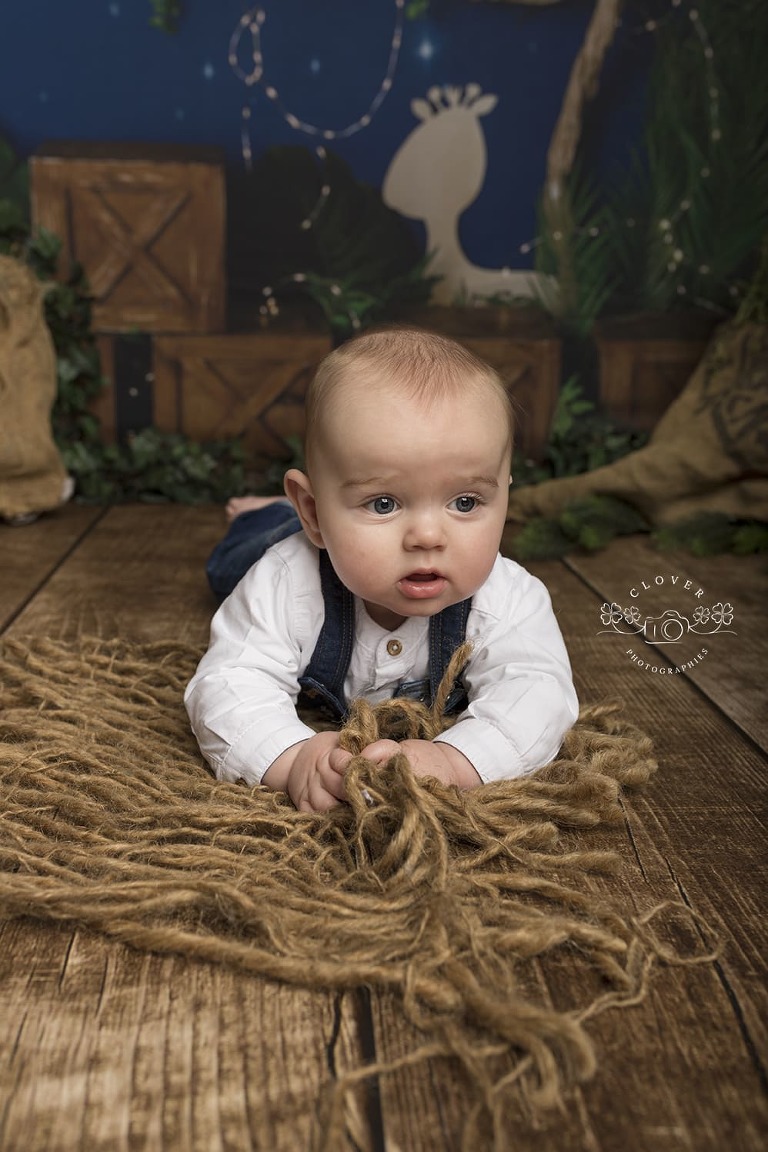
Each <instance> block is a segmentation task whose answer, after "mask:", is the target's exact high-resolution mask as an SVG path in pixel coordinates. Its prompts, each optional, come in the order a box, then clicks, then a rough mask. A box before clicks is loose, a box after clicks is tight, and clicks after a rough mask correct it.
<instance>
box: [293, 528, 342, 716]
mask: <svg viewBox="0 0 768 1152" xmlns="http://www.w3.org/2000/svg"><path fill="white" fill-rule="evenodd" d="M320 588H321V590H322V593H323V602H324V604H325V617H324V619H323V626H322V628H321V629H320V635H319V636H318V638H317V644H316V645H315V650H314V652H313V653H312V659H311V660H310V662H309V664H308V665H307V668H306V671H305V673H304V675H303V676H301V677H300V678H299V684H300V686H301V688H302V691H303V695H304V698H305V700H306V702H307V703H308V704H310V705H312V706H318V705H320V706H323V707H325V708H327V709H330V711H331V713H332V714H333V716H334V718H335V719H337V720H343V719H344V717H345V716H346V714H347V702H346V700H345V699H344V681H345V679H346V676H347V669H348V668H349V662H350V660H351V659H352V645H353V643H354V637H355V599H354V596H353V595H352V593H351V592H350V591H349V589H348V588H345V587H344V585H343V584H342V582H341V580H339V578H338V576H337V575H336V572H335V571H334V568H333V565H332V564H331V561H330V559H329V557H328V553H327V551H326V550H325V548H322V549H321V550H320Z"/></svg>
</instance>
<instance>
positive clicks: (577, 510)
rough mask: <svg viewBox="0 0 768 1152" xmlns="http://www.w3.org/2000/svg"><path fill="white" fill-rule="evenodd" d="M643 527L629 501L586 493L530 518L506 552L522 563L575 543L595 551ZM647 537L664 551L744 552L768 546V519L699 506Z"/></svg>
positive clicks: (554, 556) (765, 549)
mask: <svg viewBox="0 0 768 1152" xmlns="http://www.w3.org/2000/svg"><path fill="white" fill-rule="evenodd" d="M648 531H649V526H648V523H647V521H646V520H645V518H644V517H643V516H642V515H641V514H640V513H639V512H638V511H637V509H636V508H634V507H633V506H632V505H631V504H627V503H625V502H624V501H623V500H617V499H615V498H614V497H612V496H588V497H585V498H584V499H583V500H577V501H573V502H572V503H571V504H568V505H567V506H566V507H565V508H564V509H563V510H562V512H561V513H560V515H559V516H556V517H551V518H546V517H543V516H539V517H536V518H534V519H532V520H529V521H528V523H527V524H525V525H523V527H522V528H521V529H520V531H519V532H518V533H517V535H516V536H515V538H514V540H513V541H512V544H511V552H512V555H513V556H514V557H515V558H516V559H517V560H520V561H522V562H523V563H525V562H526V561H530V560H556V559H558V558H559V557H561V556H565V555H567V553H569V552H574V551H576V550H577V549H582V550H583V551H586V552H597V551H599V550H600V549H602V548H605V547H606V545H608V544H609V543H610V542H611V540H613V539H615V538H616V537H617V536H626V535H631V534H633V533H636V532H648ZM651 540H652V541H653V543H654V544H655V546H656V547H657V548H659V549H660V550H661V551H665V552H669V551H685V552H690V553H691V555H693V556H717V555H722V554H723V553H728V554H730V555H734V556H748V555H753V554H755V553H762V552H768V524H764V523H762V522H760V521H758V520H736V519H734V518H733V517H730V516H726V515H725V514H723V513H720V512H701V513H699V514H698V515H696V516H691V517H689V518H688V519H686V520H681V521H679V522H678V523H677V524H669V525H665V526H664V527H663V528H656V529H654V530H653V531H652V532H651Z"/></svg>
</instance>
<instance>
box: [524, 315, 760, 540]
mask: <svg viewBox="0 0 768 1152" xmlns="http://www.w3.org/2000/svg"><path fill="white" fill-rule="evenodd" d="M594 495H601V496H615V497H617V498H618V499H621V500H624V501H626V503H628V504H632V505H633V506H634V507H635V508H637V509H638V510H639V511H640V512H641V513H642V514H643V515H644V516H645V517H646V518H647V520H648V521H649V523H650V524H651V525H652V526H654V527H655V526H658V525H661V524H672V523H676V522H678V521H681V520H684V519H686V518H688V517H689V516H692V515H694V514H696V513H699V512H705V511H706V512H722V513H725V514H726V515H729V516H733V517H736V518H738V519H748V520H751V519H754V520H766V521H768V327H766V326H765V325H761V324H740V325H739V324H736V323H735V322H732V321H731V322H729V323H727V324H723V325H722V326H721V327H719V328H718V329H717V330H716V331H715V333H714V335H713V337H712V340H711V342H710V344H709V346H708V348H707V351H706V353H705V355H704V357H703V359H702V361H701V363H700V364H699V366H698V368H697V369H696V371H695V372H694V373H693V375H692V376H691V379H690V380H689V382H688V384H687V385H686V386H685V388H684V389H683V391H682V392H681V393H680V395H679V396H678V397H677V399H676V400H674V401H673V403H672V404H671V405H670V406H669V408H668V409H667V411H666V412H665V413H664V415H663V416H662V418H661V420H660V421H659V423H658V424H657V425H656V428H655V429H654V431H653V434H652V436H651V438H650V440H649V442H648V444H647V445H645V447H643V448H640V449H639V450H638V451H636V452H632V453H630V454H629V455H628V456H624V457H623V458H622V459H621V460H617V461H615V462H614V463H613V464H607V465H605V466H604V467H602V468H596V469H594V470H593V471H592V472H585V473H583V474H582V475H580V476H569V477H564V478H563V479H558V480H547V481H544V482H543V483H541V484H537V485H531V486H530V487H526V488H520V489H519V490H517V491H516V490H515V489H514V488H513V489H512V492H511V495H510V502H509V516H508V518H509V519H510V520H517V521H525V520H527V519H529V518H531V517H534V516H544V517H553V518H554V517H556V516H558V515H559V513H560V512H562V510H563V509H564V508H565V507H566V505H568V504H572V503H573V502H574V501H576V500H581V499H583V498H584V497H586V496H594Z"/></svg>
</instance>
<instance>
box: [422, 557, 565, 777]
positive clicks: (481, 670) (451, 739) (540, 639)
mask: <svg viewBox="0 0 768 1152" xmlns="http://www.w3.org/2000/svg"><path fill="white" fill-rule="evenodd" d="M467 638H468V639H469V640H471V641H472V643H473V653H472V656H471V657H470V660H469V663H468V665H467V669H466V672H465V674H464V679H465V682H466V685H467V694H468V697H469V707H468V708H467V709H466V710H465V711H464V712H463V713H462V714H461V716H460V717H459V719H458V721H457V723H456V724H455V725H454V727H453V728H450V729H449V730H448V731H447V732H444V733H443V734H442V735H440V736H438V737H437V739H438V740H439V741H442V742H443V743H446V744H451V745H452V746H453V747H454V748H458V750H459V751H460V752H462V753H463V754H464V755H465V756H466V757H467V759H468V760H469V761H470V763H471V764H472V765H473V766H474V768H475V771H476V772H477V773H478V775H479V776H480V778H481V779H482V780H483V782H484V783H490V782H491V781H495V780H504V779H509V778H511V777H514V776H523V775H526V774H527V773H529V772H532V771H533V770H534V769H535V768H538V767H540V766H541V765H543V764H547V763H549V761H550V760H552V759H553V758H554V757H555V756H556V755H557V753H558V751H559V749H560V745H561V743H562V740H563V736H564V735H565V733H566V732H567V731H568V729H569V728H570V727H572V725H573V724H574V723H575V721H576V718H577V716H578V710H579V708H578V700H577V697H576V690H575V688H574V686H573V680H572V676H571V666H570V661H569V659H568V653H567V651H566V648H565V643H564V641H563V637H562V634H561V632H560V628H559V626H558V623H557V620H556V618H555V614H554V611H553V608H552V602H551V600H550V596H549V593H548V592H547V589H546V588H545V586H544V584H542V582H541V581H540V580H538V579H537V578H536V577H535V576H532V575H531V574H530V573H529V572H527V571H526V570H525V569H524V568H522V567H521V566H520V565H518V564H515V563H514V561H511V560H506V559H503V558H501V557H499V559H498V560H497V562H496V566H495V567H494V569H493V572H492V573H491V577H489V580H488V582H487V583H486V585H484V586H483V588H482V589H481V590H480V592H478V593H477V594H476V595H475V600H474V602H473V607H472V611H471V613H470V617H469V621H468V624H467Z"/></svg>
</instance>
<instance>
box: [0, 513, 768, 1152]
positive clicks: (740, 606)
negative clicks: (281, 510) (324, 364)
mask: <svg viewBox="0 0 768 1152" xmlns="http://www.w3.org/2000/svg"><path fill="white" fill-rule="evenodd" d="M222 524H223V520H222V513H221V511H220V509H216V508H186V507H175V506H135V507H134V506H126V507H116V508H113V509H109V510H103V509H86V508H81V507H76V506H70V507H68V508H65V509H62V510H61V511H60V512H58V513H56V514H54V515H51V516H48V517H46V518H44V519H42V520H40V521H38V522H37V523H36V524H33V525H31V526H28V527H26V528H9V527H7V526H2V525H0V631H1V632H4V633H5V634H7V635H15V636H23V635H30V634H32V635H48V636H53V637H72V636H75V635H77V634H78V633H80V632H82V633H93V632H99V633H100V634H102V635H116V634H119V635H121V636H124V637H127V638H132V639H136V640H154V639H160V638H168V637H171V638H175V639H181V640H184V641H187V642H189V643H192V644H199V645H200V647H201V649H202V648H203V647H204V645H205V641H206V637H207V630H208V623H209V620H210V615H211V611H212V608H213V603H212V600H211V597H210V595H209V593H208V591H207V587H206V585H205V579H204V575H203V564H204V560H205V557H206V555H207V554H208V552H209V550H210V548H211V546H212V545H213V543H214V542H215V540H216V539H217V538H218V536H219V533H220V530H221V528H222ZM532 567H533V569H534V571H535V572H536V573H537V575H540V576H541V577H542V578H543V579H544V580H545V581H546V583H547V584H548V586H549V588H550V591H551V593H552V597H553V601H554V604H555V608H556V611H557V613H558V616H559V619H560V623H561V627H562V628H563V632H564V634H565V636H566V640H567V643H568V646H569V650H570V652H571V659H572V662H573V665H574V672H575V676H576V680H577V686H578V689H579V693H580V696H581V698H582V700H584V701H585V702H589V701H599V700H604V699H606V698H613V699H617V698H618V699H621V700H623V702H624V705H625V709H626V712H627V714H628V716H629V718H630V719H631V720H632V721H633V722H634V723H635V724H637V725H638V727H640V728H642V729H644V730H645V731H647V732H649V733H650V734H651V735H653V737H654V740H655V742H656V748H657V753H658V756H659V760H660V764H661V770H660V772H659V773H658V775H657V777H656V778H655V780H654V781H653V782H652V784H651V785H650V786H649V787H648V788H646V789H644V790H643V791H642V792H640V793H638V794H637V795H636V796H633V797H632V798H631V799H628V800H626V801H625V804H624V807H625V815H626V822H625V828H624V830H623V833H622V835H623V836H624V837H625V838H626V844H627V845H628V846H629V848H630V851H628V852H627V854H626V855H627V859H628V860H629V863H628V864H627V866H626V867H627V879H628V887H629V889H630V890H631V891H632V892H633V895H634V899H635V900H636V903H637V907H638V908H648V907H650V906H653V905H654V904H655V903H657V902H659V901H661V900H664V899H674V900H676V901H680V900H682V901H683V902H684V903H686V904H688V905H689V906H691V907H692V908H694V909H695V910H696V912H697V913H698V914H699V915H700V916H701V917H702V918H703V920H704V921H705V922H706V923H707V925H708V926H709V927H710V928H711V929H712V930H713V931H714V932H716V933H717V934H718V936H719V937H720V940H721V942H722V952H721V955H720V958H719V959H718V961H717V962H716V963H713V964H706V965H701V966H698V967H693V968H690V967H687V968H681V967H661V968H659V969H658V970H657V972H656V974H655V976H654V979H653V982H652V985H651V991H650V994H649V996H648V997H647V998H646V1000H645V1001H644V1002H642V1003H641V1004H639V1005H638V1006H637V1007H635V1008H632V1009H629V1010H625V1011H622V1012H619V1013H612V1012H608V1013H605V1014H604V1015H602V1016H600V1017H599V1018H597V1019H595V1020H594V1021H593V1022H592V1024H591V1025H590V1033H591V1035H592V1036H593V1038H594V1040H595V1043H596V1046H597V1050H598V1056H599V1066H598V1073H597V1076H596V1077H595V1079H594V1080H593V1081H591V1082H590V1083H589V1084H587V1085H586V1086H585V1087H584V1088H582V1089H581V1090H579V1091H578V1092H577V1093H575V1094H574V1096H573V1098H572V1099H571V1100H570V1101H569V1107H568V1110H567V1112H566V1113H565V1114H564V1115H558V1116H556V1117H554V1118H553V1120H552V1121H551V1122H546V1123H542V1124H540V1125H539V1126H533V1127H531V1128H530V1129H526V1131H525V1133H524V1134H522V1133H521V1132H520V1131H519V1130H517V1129H515V1128H510V1132H509V1143H508V1147H509V1148H510V1149H512V1148H514V1149H516V1150H521V1152H615V1150H619V1149H620V1150H621V1152H656V1150H662V1152H677V1150H681V1152H682V1150H685V1152H710V1150H711V1152H722V1150H730V1149H733V1150H735V1152H753V1150H754V1152H758V1150H760V1152H762V1149H763V1148H764V1147H765V1146H766V1142H768V1103H767V1099H766V1066H767V1065H768V1035H767V1034H766V1021H768V989H767V988H766V979H765V977H766V932H765V924H766V908H765V891H766V854H765V840H764V812H765V807H764V801H765V779H766V764H767V762H768V756H767V755H766V750H767V749H768V723H767V719H768V708H767V707H766V703H767V701H766V692H765V679H766V674H767V673H768V660H766V655H767V654H768V641H767V640H766V627H765V625H766V612H765V602H766V591H767V590H768V579H767V578H766V564H765V561H764V560H760V559H757V558H747V559H738V560H734V559H731V558H723V557H717V558H714V559H709V560H706V561H705V560H694V559H693V558H691V557H690V556H687V555H677V554H672V555H669V554H665V555H660V554H659V553H656V552H655V551H653V549H651V548H650V546H649V545H648V543H647V541H646V540H644V539H643V538H630V539H628V540H623V541H617V542H614V544H613V545H612V546H611V547H610V548H609V549H607V550H606V551H605V552H602V553H600V554H598V555H596V556H592V557H581V556H579V557H569V558H567V559H566V561H564V562H548V563H542V564H537V565H533V566H532ZM673 575H674V576H677V577H678V579H677V581H676V582H674V583H673V582H672V580H671V577H672V576H673ZM659 576H663V577H664V582H663V583H662V584H661V585H659V584H658V581H657V580H656V577H659ZM642 581H645V582H646V583H647V584H649V585H650V586H651V588H652V590H653V591H654V592H655V593H656V597H657V601H656V602H657V603H658V606H659V608H660V610H661V609H664V608H679V609H680V610H681V611H683V610H684V607H687V606H689V604H690V603H691V602H692V600H691V598H692V597H695V595H696V592H697V590H698V588H702V589H703V595H702V597H700V598H699V599H698V601H697V602H698V603H706V604H709V605H712V604H714V603H716V602H718V603H730V604H731V605H732V606H733V609H734V622H733V631H732V632H731V633H729V634H722V635H715V636H713V637H712V638H711V640H708V641H707V642H706V644H707V646H708V652H707V655H706V658H705V659H702V660H701V661H700V662H698V663H696V664H695V665H694V666H692V667H691V668H690V669H688V670H687V671H686V672H685V673H674V672H670V673H669V674H667V673H666V671H665V673H662V672H661V671H660V669H661V667H665V669H666V668H670V669H671V668H672V667H673V666H674V664H675V660H676V657H675V656H674V655H673V654H671V648H670V647H669V646H667V648H666V649H665V647H664V645H658V646H656V647H650V646H647V645H644V644H642V643H641V644H638V643H637V641H634V643H633V642H630V641H629V640H627V639H626V638H621V637H619V636H616V635H607V634H605V632H604V631H603V630H602V624H601V621H600V609H601V605H602V604H603V603H610V602H615V603H619V604H621V605H622V606H626V605H627V604H631V603H632V602H634V598H633V597H632V595H631V590H632V589H633V588H635V589H636V588H638V587H642ZM686 581H690V587H689V588H688V589H685V588H684V585H685V582H686ZM630 649H633V650H634V653H635V655H637V654H638V653H640V655H641V656H642V660H643V664H645V663H647V664H648V667H647V668H646V667H645V666H641V665H640V663H639V662H638V660H633V659H632V656H631V655H628V650H630ZM653 668H656V671H655V672H654V671H653ZM613 835H615V833H613ZM596 846H598V847H599V845H596ZM701 946H702V948H703V947H704V942H703V941H702V942H701ZM540 978H541V981H542V986H543V987H544V988H545V989H546V990H547V992H548V995H549V996H550V997H551V999H552V1001H553V1002H555V1003H557V1002H558V1001H559V1000H561V999H562V997H563V993H564V990H566V989H567V982H568V980H572V979H573V976H572V975H570V974H569V971H568V969H567V966H565V965H560V966H558V965H555V964H552V965H549V966H545V965H542V967H541V972H540ZM0 1036H1V1037H3V1039H4V1043H3V1046H2V1059H1V1060H0V1152H26V1150H27V1149H34V1150H35V1152H38V1150H42V1149H44V1150H45V1152H73V1150H78V1152H81V1150H82V1152H102V1150H103V1152H136V1150H146V1152H219V1150H220V1152H244V1150H249V1149H258V1150H262V1149H263V1150H264V1152H303V1150H304V1149H312V1148H314V1147H316V1141H317V1131H318V1125H317V1110H318V1101H319V1097H320V1095H321V1090H322V1086H323V1085H325V1084H327V1083H328V1081H329V1079H333V1077H335V1076H340V1075H342V1074H343V1072H344V1071H345V1069H348V1068H352V1067H355V1066H358V1065H359V1064H360V1063H361V1062H364V1061H372V1060H375V1059H382V1060H388V1059H392V1058H395V1057H397V1056H398V1055H405V1054H407V1053H408V1052H409V1051H411V1050H412V1049H413V1048H414V1046H416V1045H417V1043H418V1038H417V1037H416V1036H415V1035H414V1034H413V1032H412V1030H411V1029H410V1027H409V1026H408V1025H407V1024H406V1023H405V1021H404V1019H403V1017H402V1015H401V1014H400V1013H399V1011H398V1007H397V1004H396V1003H395V1002H394V1001H393V1000H392V999H391V998H389V997H387V996H385V995H371V996H368V995H367V994H364V993H362V992H361V993H359V994H345V995H343V996H336V995H332V994H330V993H329V994H325V993H318V992H308V991H303V990H301V989H296V988H288V987H285V986H283V985H279V984H275V983H271V982H270V981H267V980H262V979H259V978H255V977H252V976H247V975H243V974H240V973H236V972H232V971H229V970H227V969H224V968H220V967H217V966H214V965H207V964H203V963H198V962H192V961H189V960H186V959H184V958H181V957H173V956H155V955H152V954H144V953H139V952H135V951H131V950H130V949H128V948H124V947H122V946H120V945H118V944H115V943H113V942H111V941H108V940H105V939H102V938H100V937H98V936H96V935H93V934H90V933H87V932H84V931H81V930H79V929H78V930H71V929H66V928H56V927H52V926H50V925H44V924H39V923H36V922H34V921H31V920H28V921H14V922H7V923H4V924H0ZM465 1114H466V1107H465V1104H464V1101H463V1098H462V1085H461V1082H460V1081H459V1079H458V1075H457V1073H456V1071H455V1069H454V1068H453V1067H452V1066H451V1065H450V1064H449V1063H448V1062H445V1061H444V1062H438V1061H436V1062H434V1063H433V1064H431V1065H429V1066H428V1067H427V1069H426V1071H425V1069H424V1068H419V1069H407V1068H406V1069H403V1070H402V1071H400V1072H397V1073H394V1074H391V1075H388V1076H385V1077H382V1078H381V1081H380V1082H379V1083H374V1084H373V1085H372V1086H371V1087H369V1088H368V1089H361V1090H360V1092H359V1093H358V1094H357V1095H356V1096H355V1097H354V1098H353V1099H352V1100H351V1101H350V1105H349V1107H348V1109H347V1112H346V1125H347V1133H346V1137H345V1141H344V1144H343V1148H342V1149H340V1150H339V1152H347V1150H349V1152H458V1150H459V1148H460V1134H461V1126H462V1122H463V1120H464V1118H465ZM329 1152H337V1149H333V1150H329ZM473 1152H482V1150H480V1149H478V1150H473Z"/></svg>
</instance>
